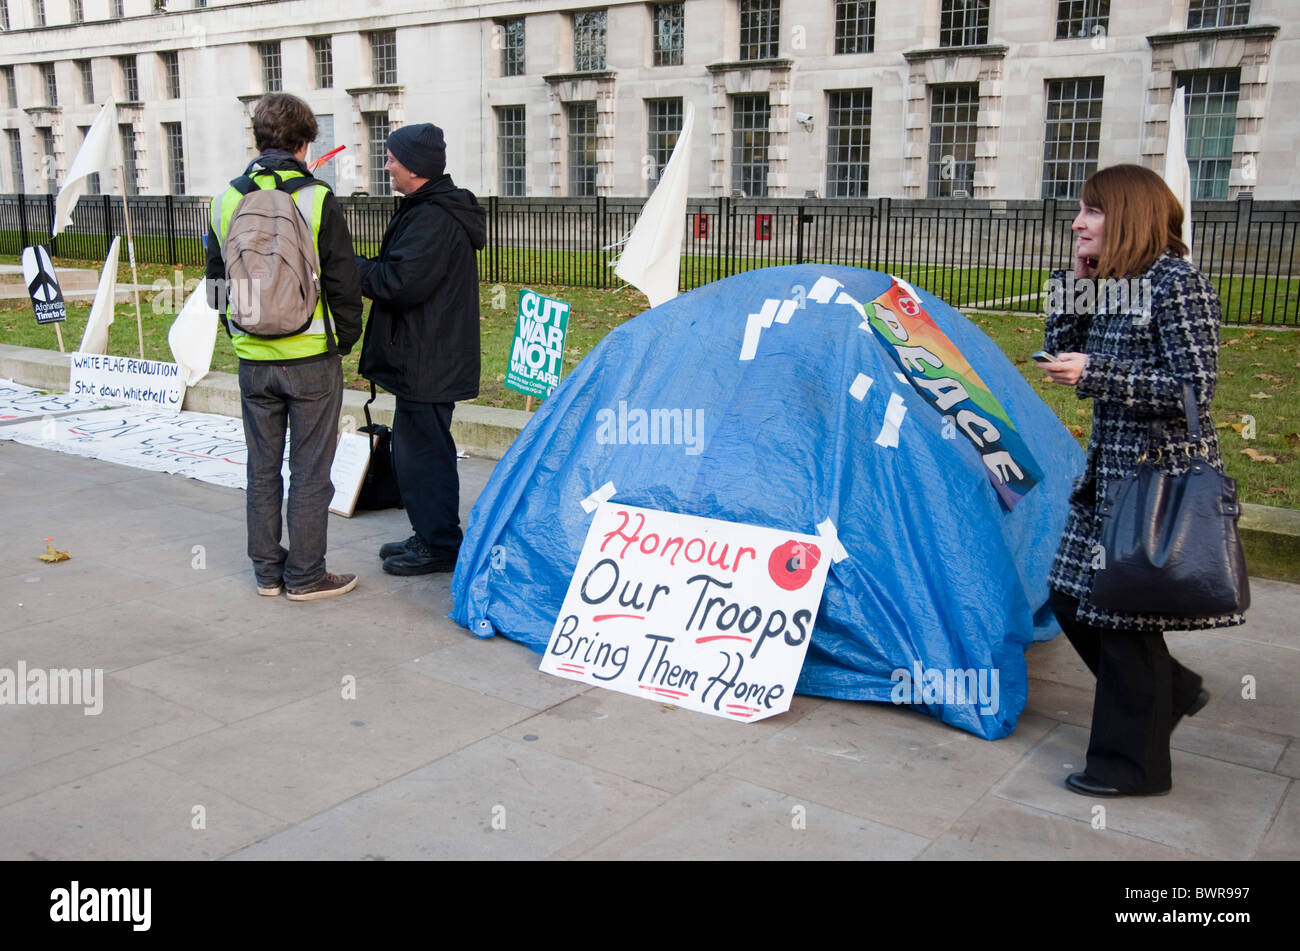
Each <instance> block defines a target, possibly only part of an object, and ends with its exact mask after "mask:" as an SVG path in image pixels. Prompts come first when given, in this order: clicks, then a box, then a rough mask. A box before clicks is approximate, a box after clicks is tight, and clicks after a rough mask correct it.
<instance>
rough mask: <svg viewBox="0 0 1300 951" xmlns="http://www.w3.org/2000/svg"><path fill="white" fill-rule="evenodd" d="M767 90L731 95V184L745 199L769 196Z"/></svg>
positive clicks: (768, 113)
mask: <svg viewBox="0 0 1300 951" xmlns="http://www.w3.org/2000/svg"><path fill="white" fill-rule="evenodd" d="M770 115H771V107H770V106H769V104H768V100H767V93H758V94H755V95H749V96H732V98H731V187H732V188H733V189H735V190H737V191H740V192H742V193H744V195H745V197H746V198H762V197H764V196H765V195H767V139H768V131H767V125H768V118H769V117H770Z"/></svg>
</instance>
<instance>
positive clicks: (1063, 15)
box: [1056, 0, 1110, 40]
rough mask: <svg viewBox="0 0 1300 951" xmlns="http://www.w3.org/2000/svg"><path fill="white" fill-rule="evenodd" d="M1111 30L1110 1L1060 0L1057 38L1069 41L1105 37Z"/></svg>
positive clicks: (1057, 17)
mask: <svg viewBox="0 0 1300 951" xmlns="http://www.w3.org/2000/svg"><path fill="white" fill-rule="evenodd" d="M1108 29H1110V0H1060V2H1059V3H1057V5H1056V38H1057V39H1058V40H1068V39H1071V38H1078V37H1081V36H1082V37H1088V36H1105V35H1106V31H1107V30H1108Z"/></svg>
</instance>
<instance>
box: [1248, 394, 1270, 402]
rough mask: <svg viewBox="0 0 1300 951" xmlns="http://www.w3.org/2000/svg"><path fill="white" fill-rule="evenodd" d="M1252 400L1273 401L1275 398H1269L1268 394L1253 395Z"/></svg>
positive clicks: (1251, 395)
mask: <svg viewBox="0 0 1300 951" xmlns="http://www.w3.org/2000/svg"><path fill="white" fill-rule="evenodd" d="M1250 398H1251V399H1252V400H1271V399H1272V398H1273V397H1271V396H1269V395H1268V394H1267V393H1251V394H1250Z"/></svg>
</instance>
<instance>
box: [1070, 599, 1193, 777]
mask: <svg viewBox="0 0 1300 951" xmlns="http://www.w3.org/2000/svg"><path fill="white" fill-rule="evenodd" d="M1051 605H1052V611H1053V612H1055V614H1056V619H1057V621H1059V622H1060V624H1061V630H1063V631H1064V632H1065V636H1066V637H1068V638H1069V639H1070V643H1071V644H1073V645H1074V649H1075V650H1076V651H1077V652H1078V654H1079V656H1080V657H1081V658H1083V662H1084V663H1085V664H1087V665H1088V669H1089V670H1091V671H1092V672H1093V674H1094V675H1096V677H1097V692H1096V694H1095V696H1094V697H1093V703H1092V734H1091V736H1090V737H1089V739H1088V766H1087V773H1088V775H1089V776H1091V777H1092V778H1093V779H1096V780H1099V781H1101V782H1103V783H1106V784H1107V785H1109V786H1114V787H1115V788H1116V789H1119V790H1122V791H1124V792H1130V793H1144V792H1161V791H1163V790H1166V789H1168V788H1170V785H1171V773H1170V765H1169V733H1170V731H1171V730H1172V728H1173V720H1174V717H1175V716H1176V715H1181V714H1182V713H1184V712H1185V711H1186V710H1187V708H1188V707H1190V706H1191V705H1192V704H1193V703H1194V702H1195V700H1196V697H1197V694H1199V693H1200V690H1201V678H1200V676H1199V675H1197V674H1195V673H1193V672H1192V671H1190V670H1188V669H1187V668H1186V667H1184V666H1183V665H1182V664H1180V663H1178V661H1176V660H1174V659H1173V657H1171V656H1169V649H1168V648H1167V647H1166V646H1165V638H1164V635H1163V634H1162V633H1160V632H1159V631H1155V632H1151V633H1141V632H1138V631H1114V630H1109V629H1105V628H1097V627H1092V626H1091V625H1087V624H1081V623H1079V622H1078V621H1077V620H1075V612H1076V611H1077V610H1078V607H1079V602H1078V601H1077V600H1076V599H1075V598H1072V597H1070V596H1068V595H1065V594H1062V593H1061V592H1059V591H1052V592H1051Z"/></svg>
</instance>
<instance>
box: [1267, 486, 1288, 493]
mask: <svg viewBox="0 0 1300 951" xmlns="http://www.w3.org/2000/svg"><path fill="white" fill-rule="evenodd" d="M1264 493H1265V494H1266V495H1286V489H1285V488H1284V487H1283V486H1280V485H1270V486H1269V487H1268V488H1267V489H1265V490H1264Z"/></svg>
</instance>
